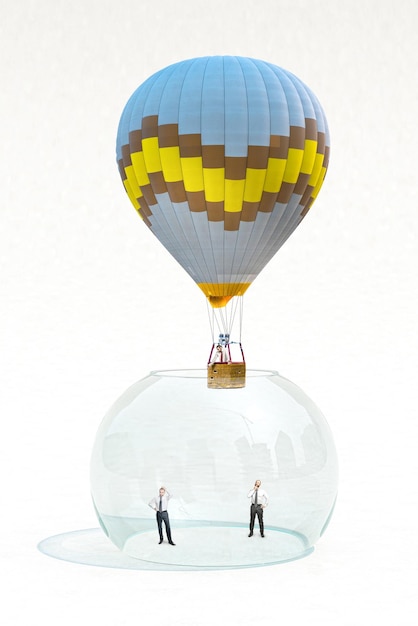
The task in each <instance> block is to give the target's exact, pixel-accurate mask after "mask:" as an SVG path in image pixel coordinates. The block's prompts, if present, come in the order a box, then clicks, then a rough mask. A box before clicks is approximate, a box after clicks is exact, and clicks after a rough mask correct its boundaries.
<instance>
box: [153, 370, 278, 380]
mask: <svg viewBox="0 0 418 626" xmlns="http://www.w3.org/2000/svg"><path fill="white" fill-rule="evenodd" d="M149 376H160V377H166V378H207V369H202V368H200V369H197V368H196V369H185V368H182V369H161V370H151V372H150V373H149ZM257 376H260V377H261V376H280V374H279V372H278V371H277V370H270V369H247V370H246V377H247V378H254V377H257Z"/></svg>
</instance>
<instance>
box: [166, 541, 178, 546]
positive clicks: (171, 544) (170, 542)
mask: <svg viewBox="0 0 418 626" xmlns="http://www.w3.org/2000/svg"><path fill="white" fill-rule="evenodd" d="M168 543H169V544H170V546H175V545H176V544H175V543H173V542H172V541H169V542H168Z"/></svg>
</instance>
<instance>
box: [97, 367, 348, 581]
mask: <svg viewBox="0 0 418 626" xmlns="http://www.w3.org/2000/svg"><path fill="white" fill-rule="evenodd" d="M256 479H259V480H261V482H262V488H263V489H264V490H265V491H266V492H267V494H268V505H267V507H266V508H265V509H264V538H263V537H261V535H260V532H259V527H258V522H257V520H256V524H255V528H254V536H253V537H248V533H249V530H248V528H249V519H250V506H251V500H250V499H249V498H248V493H249V491H250V490H251V489H252V487H253V485H254V482H255V480H256ZM337 481H338V464H337V456H336V451H335V447H334V443H333V439H332V434H331V431H330V429H329V427H328V424H327V423H326V421H325V418H324V417H323V415H322V413H321V412H320V411H319V409H318V408H317V407H316V406H315V404H314V403H313V402H312V401H311V400H310V399H309V398H308V397H307V396H306V394H305V393H304V392H303V391H302V390H301V389H300V388H299V387H297V386H296V385H295V384H293V383H292V382H290V381H289V380H287V379H285V378H283V377H282V376H280V375H279V374H278V373H277V372H275V371H266V370H262V371H261V370H247V381H246V386H245V387H244V388H239V389H210V388H208V387H207V373H206V371H205V370H178V371H177V370H169V371H155V372H151V373H150V374H149V375H148V376H147V377H146V378H144V379H142V380H140V381H139V382H137V383H135V384H134V385H132V386H131V387H130V388H129V389H127V390H126V391H125V393H124V394H123V395H122V396H121V397H120V398H119V399H118V400H117V401H116V403H115V404H114V405H113V407H112V408H111V409H110V411H109V412H108V414H107V415H106V416H105V417H104V419H103V421H102V423H101V425H100V427H99V430H98V433H97V436H96V440H95V444H94V448H93V453H92V459H91V492H92V497H93V502H94V506H95V510H96V513H97V516H98V519H99V522H100V525H101V527H102V528H103V530H104V532H105V533H106V534H107V535H108V537H109V538H110V539H111V541H112V542H113V543H114V544H115V545H116V546H117V547H118V548H119V549H120V550H122V551H123V552H124V553H126V554H127V555H129V556H131V557H135V558H136V559H140V560H142V561H144V562H147V563H148V564H150V563H155V564H156V565H157V564H158V565H159V567H160V566H161V564H166V565H167V567H170V568H173V567H178V568H188V569H199V568H202V569H203V568H216V569H220V568H233V567H252V566H260V565H268V564H273V563H279V562H283V561H289V560H293V559H297V558H300V557H303V556H306V555H307V554H309V553H310V552H312V550H313V546H314V544H315V542H316V541H317V540H318V539H319V538H320V536H321V535H322V533H323V532H324V530H325V529H326V527H327V524H328V521H329V519H330V517H331V515H332V511H333V507H334V504H335V499H336V494H337ZM161 486H164V487H165V488H166V489H167V490H168V491H169V492H170V494H171V496H172V497H171V499H170V500H169V504H168V513H169V517H170V524H171V532H172V536H173V542H174V543H175V544H176V545H175V546H172V545H169V543H167V541H164V542H163V543H162V544H159V535H158V529H157V523H156V514H155V511H153V510H152V508H150V506H149V502H150V501H151V500H152V499H153V497H155V496H157V494H158V492H159V488H160V487H161Z"/></svg>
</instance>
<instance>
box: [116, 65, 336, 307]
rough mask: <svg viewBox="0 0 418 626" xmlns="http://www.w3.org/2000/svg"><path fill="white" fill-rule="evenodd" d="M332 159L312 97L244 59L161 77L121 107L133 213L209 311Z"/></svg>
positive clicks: (244, 276)
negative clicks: (205, 300)
mask: <svg viewBox="0 0 418 626" xmlns="http://www.w3.org/2000/svg"><path fill="white" fill-rule="evenodd" d="M328 158H329V133H328V126H327V122H326V119H325V115H324V112H323V110H322V107H321V105H320V104H319V102H318V100H317V98H316V97H315V95H314V94H313V93H312V91H310V89H309V88H308V87H307V86H306V85H304V83H302V82H301V81H300V80H299V79H298V78H297V77H296V76H294V75H293V74H291V73H290V72H288V71H286V70H284V69H282V68H279V67H277V66H275V65H272V64H270V63H266V62H264V61H260V60H255V59H250V58H244V57H232V56H226V57H222V56H216V57H202V58H197V59H190V60H186V61H182V62H180V63H176V64H174V65H171V66H169V67H167V68H165V69H163V70H161V71H159V72H157V73H156V74H154V75H153V76H151V77H150V78H148V80H146V81H145V82H144V83H143V84H142V85H141V86H140V87H138V89H137V90H136V91H135V92H134V93H133V95H132V96H131V98H130V99H129V101H128V103H127V104H126V107H125V109H124V111H123V113H122V116H121V120H120V124H119V129H118V136H117V160H118V164H119V171H120V174H121V177H122V180H123V183H124V186H125V189H126V191H127V193H128V196H129V198H130V200H131V202H132V204H133V205H134V207H135V208H136V210H137V211H138V213H139V215H140V216H141V218H142V219H143V221H144V222H145V224H146V225H147V226H148V227H149V228H150V229H151V230H152V232H153V233H154V235H155V236H156V237H157V238H158V239H159V240H160V241H161V243H162V244H163V245H164V246H165V247H166V248H167V250H168V251H169V252H170V253H171V254H172V255H173V257H174V258H175V259H176V260H177V261H178V262H179V263H180V265H182V267H183V268H184V269H185V270H186V271H187V272H188V273H189V275H190V276H191V277H192V278H193V280H194V281H195V282H196V283H197V284H198V286H199V287H200V288H201V289H202V291H203V292H204V294H205V295H206V296H207V297H208V298H209V300H210V302H211V304H212V305H213V306H215V307H216V306H223V305H224V304H225V303H226V302H227V301H228V300H229V299H230V298H231V297H233V296H236V295H243V293H244V292H245V291H246V289H247V288H248V287H249V285H250V284H251V283H252V281H253V280H254V279H255V278H256V276H257V275H258V274H259V272H260V271H261V270H262V269H263V267H264V266H265V265H266V264H267V263H268V261H270V259H271V258H272V257H273V255H274V254H275V253H276V252H277V251H278V250H279V248H280V247H281V246H282V245H283V243H284V242H285V241H286V239H287V238H288V237H289V236H290V235H291V233H292V232H293V231H294V230H295V228H296V227H297V226H298V225H299V223H300V222H301V221H302V219H303V218H304V216H305V215H306V213H307V212H308V210H309V208H310V207H311V205H312V203H313V201H314V200H315V198H316V196H317V194H318V192H319V190H320V188H321V185H322V182H323V180H324V176H325V173H326V169H327V165H328Z"/></svg>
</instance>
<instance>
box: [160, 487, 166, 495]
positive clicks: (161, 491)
mask: <svg viewBox="0 0 418 626" xmlns="http://www.w3.org/2000/svg"><path fill="white" fill-rule="evenodd" d="M164 494H165V487H160V496H163V495H164Z"/></svg>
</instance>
